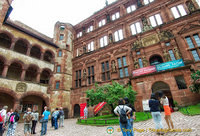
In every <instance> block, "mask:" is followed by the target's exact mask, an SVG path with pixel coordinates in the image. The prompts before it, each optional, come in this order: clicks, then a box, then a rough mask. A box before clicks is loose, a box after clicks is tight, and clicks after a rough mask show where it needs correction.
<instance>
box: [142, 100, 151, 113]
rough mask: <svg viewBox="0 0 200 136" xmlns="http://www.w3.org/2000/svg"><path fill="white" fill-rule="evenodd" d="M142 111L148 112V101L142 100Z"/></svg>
mask: <svg viewBox="0 0 200 136" xmlns="http://www.w3.org/2000/svg"><path fill="white" fill-rule="evenodd" d="M142 105H143V111H150V108H149V100H142Z"/></svg>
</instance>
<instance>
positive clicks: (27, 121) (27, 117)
mask: <svg viewBox="0 0 200 136" xmlns="http://www.w3.org/2000/svg"><path fill="white" fill-rule="evenodd" d="M23 119H24V134H25V136H27V135H29V136H31V126H32V120H33V114H32V112H31V108H28V109H27V112H26V113H25V114H24V116H23Z"/></svg>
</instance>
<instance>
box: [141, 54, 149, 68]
mask: <svg viewBox="0 0 200 136" xmlns="http://www.w3.org/2000/svg"><path fill="white" fill-rule="evenodd" d="M142 63H143V66H144V67H147V66H148V61H147V59H146V57H145V56H143V57H142Z"/></svg>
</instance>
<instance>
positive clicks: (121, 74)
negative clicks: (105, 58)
mask: <svg viewBox="0 0 200 136" xmlns="http://www.w3.org/2000/svg"><path fill="white" fill-rule="evenodd" d="M119 77H120V78H123V77H124V73H123V69H119Z"/></svg>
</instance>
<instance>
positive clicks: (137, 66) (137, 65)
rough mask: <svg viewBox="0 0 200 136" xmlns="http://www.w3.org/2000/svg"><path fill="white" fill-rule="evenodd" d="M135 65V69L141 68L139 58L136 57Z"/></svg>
mask: <svg viewBox="0 0 200 136" xmlns="http://www.w3.org/2000/svg"><path fill="white" fill-rule="evenodd" d="M134 67H135V69H138V68H139V62H138V60H137V58H134Z"/></svg>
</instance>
